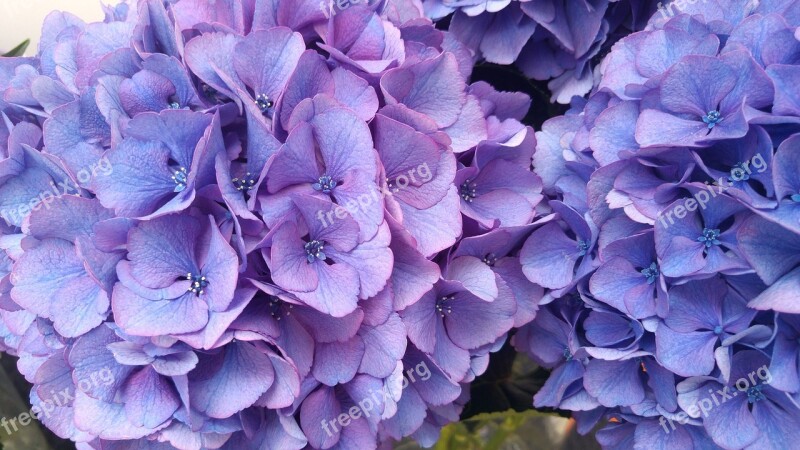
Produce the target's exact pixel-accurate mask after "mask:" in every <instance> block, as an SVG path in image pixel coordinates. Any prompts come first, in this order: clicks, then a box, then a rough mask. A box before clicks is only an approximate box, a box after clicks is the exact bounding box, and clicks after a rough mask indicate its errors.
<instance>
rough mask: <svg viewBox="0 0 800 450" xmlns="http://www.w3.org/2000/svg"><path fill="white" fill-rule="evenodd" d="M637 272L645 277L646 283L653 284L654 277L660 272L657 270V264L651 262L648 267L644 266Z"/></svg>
mask: <svg viewBox="0 0 800 450" xmlns="http://www.w3.org/2000/svg"><path fill="white" fill-rule="evenodd" d="M639 273H641V274H642V275H644V276H645V278H647V284H653V283H655V282H656V278H658V275H659V274H660V272H659V271H658V264H656V263H654V262H652V263H650V267H645V268H644V269H642V270H640V271H639Z"/></svg>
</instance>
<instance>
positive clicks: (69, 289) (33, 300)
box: [11, 239, 109, 337]
mask: <svg viewBox="0 0 800 450" xmlns="http://www.w3.org/2000/svg"><path fill="white" fill-rule="evenodd" d="M14 267H15V269H14V273H13V275H12V281H13V282H14V287H13V288H12V290H11V296H12V298H14V299H15V301H16V303H17V304H19V305H20V306H23V307H25V308H26V309H28V310H30V311H32V312H35V313H36V314H38V315H40V316H43V317H47V318H51V319H52V320H53V322H54V323H53V325H54V327H55V328H56V330H57V331H58V332H59V333H61V334H62V335H64V336H66V337H78V336H80V335H82V334H84V333H86V332H87V331H89V330H91V329H93V328H95V327H97V326H98V325H100V323H101V322H102V321H103V320H104V319H105V318H106V316H107V315H108V306H109V301H108V295H107V293H106V292H105V291H103V290H102V288H101V287H100V285H98V284H97V283H96V282H95V281H94V280H93V279H92V278H91V277H90V276H89V275H88V274H87V273H86V270H85V267H84V264H83V261H81V259H80V258H79V256H78V254H77V253H76V250H75V247H74V246H73V245H72V244H70V243H68V242H66V241H62V240H59V239H48V240H46V241H43V242H42V243H41V244H40V245H39V246H38V247H35V248H33V249H31V250H28V251H26V252H25V253H24V254H23V255H22V258H20V259H19V261H18V262H17V264H16V265H15V266H14Z"/></svg>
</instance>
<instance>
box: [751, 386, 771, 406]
mask: <svg viewBox="0 0 800 450" xmlns="http://www.w3.org/2000/svg"><path fill="white" fill-rule="evenodd" d="M762 388H763V386H762V385H760V384H759V385H758V386H753V387H751V388H749V389H748V390H747V402H748V403H755V402H757V401H759V400H764V399H765V398H767V397H766V396H765V395H764V393H763V392H761V389H762Z"/></svg>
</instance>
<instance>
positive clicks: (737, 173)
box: [728, 163, 750, 183]
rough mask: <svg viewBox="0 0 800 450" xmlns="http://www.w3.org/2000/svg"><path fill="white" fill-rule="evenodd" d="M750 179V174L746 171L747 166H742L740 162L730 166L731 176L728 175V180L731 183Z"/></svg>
mask: <svg viewBox="0 0 800 450" xmlns="http://www.w3.org/2000/svg"><path fill="white" fill-rule="evenodd" d="M749 179H750V174H749V173H747V167H745V166H744V164H742V163H737V164H736V165H734V166H733V167H732V168H731V176H729V177H728V181H730V182H731V183H733V182H736V181H747V180H749Z"/></svg>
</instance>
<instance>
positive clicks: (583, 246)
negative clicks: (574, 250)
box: [578, 240, 589, 256]
mask: <svg viewBox="0 0 800 450" xmlns="http://www.w3.org/2000/svg"><path fill="white" fill-rule="evenodd" d="M586 250H589V243H588V242H586V241H583V240H581V241H578V255H579V256H584V255H585V254H586Z"/></svg>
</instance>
